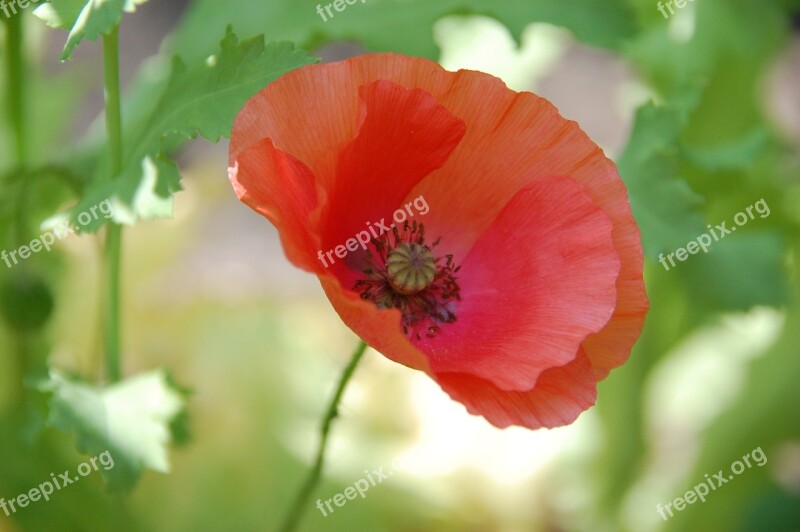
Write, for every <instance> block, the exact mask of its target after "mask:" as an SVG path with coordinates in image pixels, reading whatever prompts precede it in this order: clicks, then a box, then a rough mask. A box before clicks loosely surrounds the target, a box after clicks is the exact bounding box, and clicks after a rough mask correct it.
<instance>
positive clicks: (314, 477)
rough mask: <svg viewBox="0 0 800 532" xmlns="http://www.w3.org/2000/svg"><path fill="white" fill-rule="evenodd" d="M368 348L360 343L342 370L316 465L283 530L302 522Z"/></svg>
mask: <svg viewBox="0 0 800 532" xmlns="http://www.w3.org/2000/svg"><path fill="white" fill-rule="evenodd" d="M366 349H367V344H365V343H364V342H363V341H362V342H361V343H359V344H358V347H357V348H356V350H355V352H354V353H353V355H352V357H351V358H350V362H349V363H348V364H347V367H346V368H345V369H344V372H342V376H341V377H340V378H339V385H338V386H337V387H336V392H335V393H334V394H333V398H332V399H331V402H330V404H328V409H327V410H326V412H325V417H324V418H322V428H321V430H320V441H319V449H318V450H317V458H316V460H315V461H314V467H313V468H312V469H311V471H310V473H309V474H308V478H306V481H305V483H304V484H303V487H302V488H301V489H300V491H299V492H298V493H297V497H296V498H295V500H294V504H292V507H291V509H290V511H289V513H288V514H286V519H285V520H284V522H283V525H282V526H281V528H280V530H281V532H292V531H293V530H295V529H296V528H297V525H299V524H300V519H301V518H302V517H303V513H304V511H305V505H306V502H307V501H308V498H309V497H310V496H311V493H312V492H313V491H314V488H315V487H316V486H317V483H318V482H319V479H320V476H321V474H322V465H323V463H324V461H325V449H326V448H327V445H328V434H329V433H330V430H331V425H332V424H333V420H334V419H336V417H337V416H338V415H339V402H340V401H341V400H342V396H343V395H344V390H345V388H346V387H347V383H348V382H349V381H350V378H351V377H352V376H353V373H354V372H355V370H356V366H358V363H359V362H360V361H361V358H362V356H363V355H364V351H366Z"/></svg>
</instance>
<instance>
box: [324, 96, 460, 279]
mask: <svg viewBox="0 0 800 532" xmlns="http://www.w3.org/2000/svg"><path fill="white" fill-rule="evenodd" d="M359 93H360V95H361V110H360V114H359V123H360V124H361V126H360V127H359V131H358V136H357V137H356V138H355V139H354V140H353V142H351V143H350V144H349V145H348V146H347V147H346V148H345V149H344V150H343V151H342V154H341V156H340V158H339V164H338V167H337V171H336V180H335V182H334V183H333V184H332V185H331V186H330V188H329V189H328V196H327V197H328V202H327V204H326V206H325V210H324V212H323V214H322V217H321V219H322V223H321V226H320V227H321V231H320V233H321V235H320V236H321V242H322V249H323V250H330V249H333V248H335V247H336V246H337V245H343V244H345V242H346V241H347V240H348V239H352V238H354V237H355V236H356V235H357V234H358V233H360V232H362V231H364V232H366V233H367V235H369V232H368V231H367V227H366V226H365V224H373V223H375V222H379V221H383V220H385V224H386V225H387V226H389V224H391V223H392V213H393V212H394V211H395V210H396V209H397V208H398V207H400V208H402V205H403V199H404V198H405V197H406V195H407V194H408V193H409V191H410V190H411V189H412V188H413V187H414V185H416V184H417V183H418V182H420V181H421V180H422V179H423V178H424V177H425V176H427V175H428V174H430V173H431V172H432V171H433V170H435V169H436V168H439V167H440V166H441V165H442V164H443V163H444V162H445V161H446V160H447V157H448V156H449V155H450V153H451V152H452V151H453V149H454V148H455V147H456V145H457V144H458V142H459V141H460V140H461V138H462V137H463V136H464V130H465V126H464V122H462V121H461V120H459V119H458V118H455V117H454V116H453V115H451V114H450V113H449V112H448V111H447V110H446V109H445V108H444V107H442V106H441V105H439V104H437V103H436V100H434V99H433V97H432V96H431V95H430V94H428V93H426V92H424V91H421V90H408V89H404V88H403V87H400V86H399V85H396V84H394V83H390V82H388V81H378V82H375V83H371V84H369V85H365V86H363V87H361V89H360V90H359ZM332 269H333V270H334V272H336V273H337V274H339V275H340V278H341V279H342V281H343V283H345V286H348V285H349V286H348V287H352V283H353V282H354V279H355V277H356V276H360V273H361V272H358V273H356V272H353V271H352V270H351V269H349V268H348V267H346V266H345V264H344V263H343V262H342V261H337V262H336V267H335V268H332Z"/></svg>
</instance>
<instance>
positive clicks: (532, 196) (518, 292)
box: [416, 177, 619, 390]
mask: <svg viewBox="0 0 800 532" xmlns="http://www.w3.org/2000/svg"><path fill="white" fill-rule="evenodd" d="M611 229H612V226H611V222H610V221H609V219H608V217H607V216H606V215H605V213H603V211H602V210H600V209H599V208H598V207H597V206H596V205H595V204H594V203H592V201H591V199H590V198H589V196H588V195H587V194H586V191H585V190H584V188H583V187H582V186H581V185H580V184H579V183H577V182H575V181H573V180H572V179H570V178H566V177H550V178H542V179H539V180H537V181H535V182H534V183H533V184H532V185H529V186H528V187H526V188H525V189H523V190H522V191H520V192H519V193H518V194H517V195H516V196H515V197H514V198H513V199H512V200H511V202H510V203H509V204H508V205H507V206H506V207H505V209H504V210H503V211H502V212H500V213H499V215H498V216H497V218H496V219H495V220H494V222H493V224H492V225H491V227H489V229H488V230H487V231H486V232H485V233H484V234H483V235H482V236H481V238H480V240H479V241H478V242H477V244H476V245H475V247H473V248H472V250H471V251H470V253H469V255H468V256H467V257H466V258H465V259H464V261H463V262H462V263H461V271H460V273H459V274H458V277H459V281H458V282H459V284H460V286H461V298H462V301H461V302H460V303H459V305H458V308H457V310H456V314H457V316H458V321H456V322H455V323H453V324H448V325H445V326H442V327H441V331H440V333H439V334H438V335H437V336H436V337H435V338H433V339H427V338H423V339H422V340H421V341H419V342H416V345H417V346H418V347H419V348H420V349H422V350H423V351H425V352H426V353H428V355H429V357H430V359H431V368H432V369H433V371H434V372H436V373H445V372H456V373H470V374H472V375H474V376H477V377H481V378H482V379H485V380H487V381H490V382H491V383H492V384H493V385H494V386H496V387H498V388H500V389H503V390H530V389H531V388H532V387H533V385H534V384H535V383H536V381H537V379H538V378H539V375H540V374H541V373H542V372H543V371H545V370H547V369H548V368H551V367H556V366H563V365H565V364H567V363H568V362H570V361H571V360H573V359H574V358H575V356H576V354H577V352H578V349H579V347H580V345H581V342H583V340H584V339H585V338H586V336H587V335H589V334H590V333H593V332H596V331H599V330H600V329H602V328H603V326H604V325H605V324H606V323H607V322H608V320H609V318H610V317H611V315H612V314H613V312H614V304H615V302H616V299H617V294H616V288H615V282H616V278H617V275H618V274H619V258H618V257H617V253H616V251H615V250H614V245H613V242H612V240H611Z"/></svg>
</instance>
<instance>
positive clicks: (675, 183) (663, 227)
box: [619, 103, 706, 260]
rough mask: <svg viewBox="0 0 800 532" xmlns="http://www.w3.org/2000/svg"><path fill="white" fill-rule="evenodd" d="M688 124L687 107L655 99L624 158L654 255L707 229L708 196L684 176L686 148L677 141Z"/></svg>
mask: <svg viewBox="0 0 800 532" xmlns="http://www.w3.org/2000/svg"><path fill="white" fill-rule="evenodd" d="M684 123H685V113H684V112H683V111H682V110H681V109H678V108H675V107H656V106H655V105H654V104H652V103H650V104H647V105H645V106H643V107H641V108H640V109H639V110H638V112H637V113H636V120H635V123H634V127H633V132H632V133H631V139H630V141H629V143H628V146H627V148H626V149H625V152H624V153H623V155H622V157H621V158H620V160H619V171H620V174H621V175H622V178H623V180H624V181H625V183H626V184H627V186H628V193H629V195H630V201H631V208H632V209H633V214H634V217H635V218H636V221H637V222H638V223H639V227H640V228H641V231H642V241H643V245H644V250H645V254H646V255H647V256H648V257H650V258H652V259H654V260H655V259H657V258H658V255H659V254H660V253H668V252H671V251H673V250H675V249H677V248H679V247H682V246H684V245H686V243H687V242H688V241H690V240H692V239H694V238H695V237H697V236H698V235H700V234H701V233H703V232H704V231H705V226H706V223H705V219H704V217H703V215H702V213H701V211H700V206H701V205H702V204H703V198H702V197H701V196H698V195H697V194H695V193H694V192H693V191H692V189H691V188H689V185H688V184H687V183H686V181H685V180H683V179H682V178H681V177H679V171H680V167H679V163H680V153H679V151H678V149H677V148H676V147H675V145H676V143H677V140H678V137H679V135H680V132H681V129H682V127H683V125H684Z"/></svg>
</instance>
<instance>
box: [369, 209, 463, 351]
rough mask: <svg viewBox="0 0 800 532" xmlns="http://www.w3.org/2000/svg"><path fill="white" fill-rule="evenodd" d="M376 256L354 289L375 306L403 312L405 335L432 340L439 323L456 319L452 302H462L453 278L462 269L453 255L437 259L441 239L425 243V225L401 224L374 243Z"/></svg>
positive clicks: (371, 259)
mask: <svg viewBox="0 0 800 532" xmlns="http://www.w3.org/2000/svg"><path fill="white" fill-rule="evenodd" d="M371 243H372V246H373V247H374V250H375V253H373V254H371V255H370V258H369V259H367V263H366V267H365V268H364V269H363V270H362V271H363V272H364V274H365V275H366V277H365V278H363V279H359V280H358V281H356V283H355V286H354V287H353V290H355V291H356V292H358V293H359V294H361V298H362V299H365V300H369V301H372V302H374V303H375V304H376V305H377V306H378V307H379V308H396V309H400V311H401V312H402V313H403V319H402V324H403V333H404V334H406V335H408V336H409V337H414V338H417V339H420V338H421V333H424V334H425V335H426V336H427V337H428V338H433V337H434V336H436V333H438V332H439V330H440V325H441V324H443V323H453V322H454V321H456V315H455V313H454V307H455V303H456V302H457V301H459V300H460V299H461V296H460V288H459V286H458V282H457V278H456V277H455V274H456V273H457V272H458V270H460V269H461V268H460V267H459V266H456V265H455V264H454V263H453V256H452V255H444V256H437V255H436V253H435V252H434V250H435V248H436V246H438V244H439V239H436V241H435V242H433V243H432V244H430V245H428V244H426V243H425V227H424V226H423V225H422V224H417V223H416V222H414V223H412V224H409V223H408V222H406V223H405V224H403V227H402V229H398V228H397V227H393V228H392V231H391V232H389V233H387V234H385V235H381V236H380V237H379V238H376V239H373V240H372V242H371Z"/></svg>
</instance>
